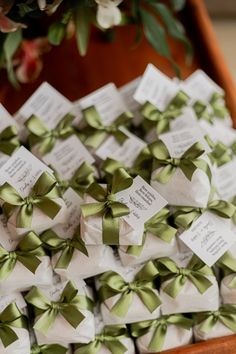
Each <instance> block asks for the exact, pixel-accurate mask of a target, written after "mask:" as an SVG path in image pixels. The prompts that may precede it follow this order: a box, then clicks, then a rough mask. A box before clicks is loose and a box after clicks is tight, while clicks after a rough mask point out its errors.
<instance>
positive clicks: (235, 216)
mask: <svg viewBox="0 0 236 354" xmlns="http://www.w3.org/2000/svg"><path fill="white" fill-rule="evenodd" d="M230 202H231V203H232V204H233V205H234V206H235V207H236V196H234V197H233V198H232V199H231V200H230ZM232 220H233V222H234V224H235V225H236V209H235V212H234V215H233V216H232Z"/></svg>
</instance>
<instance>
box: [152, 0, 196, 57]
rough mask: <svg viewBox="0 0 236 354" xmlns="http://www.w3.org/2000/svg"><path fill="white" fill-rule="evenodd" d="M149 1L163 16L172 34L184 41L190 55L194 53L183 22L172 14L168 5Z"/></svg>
mask: <svg viewBox="0 0 236 354" xmlns="http://www.w3.org/2000/svg"><path fill="white" fill-rule="evenodd" d="M148 2H149V4H150V5H151V6H152V8H153V9H154V10H155V11H156V13H157V14H158V15H159V16H160V17H161V19H162V21H163V23H164V24H165V26H166V28H167V31H168V33H169V34H170V36H171V37H173V38H175V39H177V40H178V41H180V42H182V43H183V45H184V47H185V49H186V52H187V53H188V54H189V55H192V52H193V50H192V45H191V43H190V41H189V40H188V38H187V37H186V35H185V30H184V27H183V26H182V24H181V22H179V21H178V20H177V19H176V18H175V17H174V16H173V15H172V13H171V11H170V10H169V9H168V7H167V6H166V5H164V4H161V3H157V2H156V1H148Z"/></svg>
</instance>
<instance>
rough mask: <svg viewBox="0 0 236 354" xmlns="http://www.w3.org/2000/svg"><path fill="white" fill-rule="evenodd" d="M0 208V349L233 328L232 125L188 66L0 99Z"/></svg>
mask: <svg viewBox="0 0 236 354" xmlns="http://www.w3.org/2000/svg"><path fill="white" fill-rule="evenodd" d="M0 207H1V214H0V326H1V331H0V353H1V354H72V353H75V354H134V353H140V354H143V353H159V352H162V351H165V350H168V349H170V348H175V347H180V346H185V345H188V344H191V343H194V342H198V341H204V340H208V339H211V338H215V337H220V336H227V335H232V334H234V333H236V132H235V130H234V129H233V128H232V120H231V117H230V112H229V111H228V109H227V107H226V103H225V97H224V91H223V90H222V89H221V88H220V87H219V86H218V85H217V84H216V83H215V82H213V81H212V80H211V79H210V78H209V77H208V76H207V75H206V74H205V73H204V72H202V71H201V70H198V71H196V72H195V73H193V74H192V75H191V76H190V77H188V78H187V79H186V80H185V81H177V80H175V79H170V78H168V77H167V76H166V75H164V74H163V73H161V72H160V71H159V70H158V69H157V68H155V67H154V66H153V65H152V64H149V65H148V66H147V68H146V70H145V72H144V74H143V75H142V76H141V77H138V78H136V79H135V80H134V81H132V82H130V83H128V84H127V85H125V86H123V87H121V88H119V89H117V88H116V86H115V85H114V84H113V83H109V84H107V85H105V86H104V87H101V88H99V89H98V90H97V91H95V92H92V93H90V94H89V95H87V96H86V97H83V98H81V99H79V100H78V101H77V102H74V103H72V102H70V101H69V100H68V99H67V98H65V97H64V96H63V95H61V94H60V93H59V92H58V91H57V90H55V89H54V88H53V87H52V86H51V85H49V84H48V83H43V84H42V85H41V86H40V87H39V88H38V89H37V90H36V91H35V92H34V93H33V95H32V96H31V97H30V98H29V99H28V100H27V101H26V102H25V103H24V105H23V106H22V107H21V108H20V109H19V111H18V112H17V113H16V114H15V116H14V118H13V117H12V116H11V115H10V114H9V113H8V112H7V111H6V110H5V108H4V107H3V106H2V105H0Z"/></svg>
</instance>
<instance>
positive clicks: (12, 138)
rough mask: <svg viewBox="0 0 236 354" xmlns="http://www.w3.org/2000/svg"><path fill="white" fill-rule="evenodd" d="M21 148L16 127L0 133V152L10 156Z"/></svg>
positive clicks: (7, 128) (9, 127) (12, 126)
mask: <svg viewBox="0 0 236 354" xmlns="http://www.w3.org/2000/svg"><path fill="white" fill-rule="evenodd" d="M19 146H20V142H19V139H18V137H17V129H16V127H15V126H14V125H11V126H8V127H6V128H5V129H4V130H3V131H2V132H1V133H0V151H1V152H3V153H4V154H6V155H9V156H10V155H11V154H12V153H13V152H14V151H15V150H16V149H17V148H18V147H19Z"/></svg>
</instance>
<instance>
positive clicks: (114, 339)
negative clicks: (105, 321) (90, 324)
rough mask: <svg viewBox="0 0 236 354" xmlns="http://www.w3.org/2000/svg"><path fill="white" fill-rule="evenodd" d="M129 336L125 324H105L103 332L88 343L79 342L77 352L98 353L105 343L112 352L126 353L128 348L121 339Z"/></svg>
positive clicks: (116, 353) (80, 353)
mask: <svg viewBox="0 0 236 354" xmlns="http://www.w3.org/2000/svg"><path fill="white" fill-rule="evenodd" d="M123 338H129V335H128V331H127V328H126V326H125V325H113V326H105V327H104V330H103V332H102V333H101V334H98V335H96V336H95V340H94V341H92V342H90V343H88V344H77V345H76V346H75V349H76V350H75V354H97V353H98V352H99V350H100V349H101V348H102V345H104V346H105V347H106V348H107V349H108V350H109V351H110V352H111V353H112V354H125V353H126V352H127V348H126V347H125V345H124V344H123V343H122V342H121V339H123Z"/></svg>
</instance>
